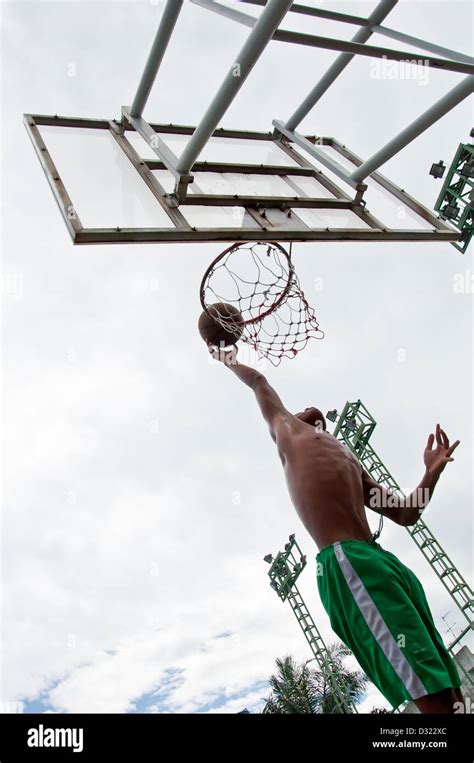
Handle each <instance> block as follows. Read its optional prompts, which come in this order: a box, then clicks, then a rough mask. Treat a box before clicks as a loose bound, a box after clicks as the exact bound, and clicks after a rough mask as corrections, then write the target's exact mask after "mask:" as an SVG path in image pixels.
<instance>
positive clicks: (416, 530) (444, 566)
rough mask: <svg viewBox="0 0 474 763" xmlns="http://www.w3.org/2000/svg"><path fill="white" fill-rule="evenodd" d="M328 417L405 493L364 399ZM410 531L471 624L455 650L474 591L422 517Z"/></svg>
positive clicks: (375, 471) (370, 465)
mask: <svg viewBox="0 0 474 763" xmlns="http://www.w3.org/2000/svg"><path fill="white" fill-rule="evenodd" d="M327 418H328V419H329V420H330V421H333V422H337V423H336V426H335V428H334V431H333V435H334V437H337V438H338V439H339V440H341V441H342V442H343V443H345V445H347V447H348V448H350V449H351V450H352V452H353V453H354V454H355V455H356V456H357V458H358V459H359V461H360V462H361V464H362V466H363V467H364V469H365V470H366V471H367V472H368V473H369V474H370V475H371V476H372V477H373V478H374V480H376V481H377V482H379V483H380V484H382V485H385V487H387V488H389V489H391V490H393V491H396V492H397V493H398V494H399V495H403V492H402V490H401V489H400V486H399V484H398V483H397V482H396V480H395V479H394V478H393V477H392V475H391V474H390V472H389V470H388V469H387V467H386V466H385V465H384V464H383V462H382V460H381V459H380V458H379V456H378V455H377V453H376V452H375V450H374V449H373V448H372V446H371V445H370V443H369V439H370V437H371V435H372V433H373V431H374V429H375V427H376V424H377V422H376V421H375V419H374V418H373V417H372V416H371V414H370V413H369V411H368V410H367V408H366V407H365V405H363V404H362V403H361V401H360V400H357V401H356V402H355V403H349V402H347V403H346V404H345V406H344V408H343V410H342V413H341V414H340V416H339V415H338V413H337V411H336V410H334V411H329V413H328V414H327ZM406 530H407V532H408V533H409V535H411V537H412V538H413V540H414V541H415V543H416V545H417V546H418V548H419V549H420V551H421V553H422V554H423V556H424V557H425V559H426V560H427V561H428V562H429V564H430V565H431V568H432V569H433V570H434V572H435V573H436V575H437V576H438V578H439V579H440V580H441V582H442V584H443V585H444V587H445V588H446V590H447V591H448V593H449V595H450V596H451V598H452V599H453V601H454V603H455V604H456V606H457V607H458V608H459V609H460V610H461V612H462V614H463V615H464V617H465V618H466V620H467V622H468V625H467V627H466V628H465V629H464V630H463V632H462V633H461V634H460V635H459V636H458V638H457V639H456V641H455V642H454V643H453V644H452V645H451V647H450V649H452V648H453V647H454V646H455V644H457V643H458V642H459V641H460V640H461V638H462V637H463V636H464V635H465V634H466V633H467V632H468V631H469V630H470V629H471V628H472V627H473V612H474V607H473V605H474V599H473V592H472V590H471V588H470V587H469V585H468V584H467V582H466V581H465V580H464V578H463V576H462V575H461V573H460V572H459V571H458V570H457V569H456V567H455V566H454V564H453V562H452V561H451V559H450V558H449V556H448V555H447V554H446V552H445V551H444V549H443V548H442V547H441V545H440V544H439V543H438V541H437V540H436V538H435V537H434V535H433V533H432V532H431V531H430V529H429V528H428V526H427V525H426V524H425V523H424V522H423V520H422V519H419V520H418V522H417V523H416V524H415V525H412V526H411V527H407V528H406Z"/></svg>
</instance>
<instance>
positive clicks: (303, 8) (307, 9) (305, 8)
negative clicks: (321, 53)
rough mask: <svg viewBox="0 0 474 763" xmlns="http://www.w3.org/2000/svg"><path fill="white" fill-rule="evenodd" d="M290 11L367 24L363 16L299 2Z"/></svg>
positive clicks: (253, 0) (261, 1)
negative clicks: (326, 9)
mask: <svg viewBox="0 0 474 763" xmlns="http://www.w3.org/2000/svg"><path fill="white" fill-rule="evenodd" d="M238 2H240V3H246V4H247V5H260V6H262V5H265V3H266V2H267V0H238ZM290 12H291V13H299V14H303V15H304V16H315V17H316V18H320V19H328V20H329V21H341V22H342V23H344V24H354V25H355V26H367V25H368V23H369V22H368V21H367V19H366V18H364V17H363V16H351V15H349V14H347V13H337V12H336V11H325V10H323V9H322V8H311V6H309V5H301V4H300V3H293V5H292V6H291V8H290Z"/></svg>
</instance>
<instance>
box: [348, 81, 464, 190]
mask: <svg viewBox="0 0 474 763" xmlns="http://www.w3.org/2000/svg"><path fill="white" fill-rule="evenodd" d="M472 92H474V76H470V77H465V78H464V79H463V80H462V81H461V82H459V84H458V85H456V87H454V88H453V89H452V90H450V91H449V93H446V95H444V96H443V97H442V98H440V100H439V101H437V102H436V103H435V104H433V106H430V108H429V109H427V110H426V111H425V112H424V113H423V114H421V115H420V116H419V117H418V118H417V119H415V121H414V122H412V123H411V124H410V125H408V127H405V129H404V130H402V131H401V132H400V133H399V134H398V135H396V136H395V137H394V138H392V140H391V141H389V142H388V143H387V144H386V145H385V146H383V147H382V148H380V149H379V150H378V151H377V152H376V153H375V154H374V155H373V156H371V157H370V159H367V160H366V161H365V162H363V163H362V164H361V166H360V167H358V168H357V169H356V170H354V172H353V173H352V175H351V177H352V179H353V180H354V181H356V182H359V183H360V182H362V181H363V180H364V178H366V177H367V176H368V175H370V174H371V173H372V172H374V170H377V169H378V168H379V167H381V166H382V164H385V162H387V161H388V160H389V159H391V158H392V156H395V154H398V152H399V151H401V150H402V148H404V147H405V146H407V145H408V144H409V143H411V141H412V140H414V139H415V138H417V137H418V135H421V133H423V132H424V131H425V130H427V129H428V128H429V127H431V125H432V124H434V123H435V122H437V121H438V120H439V119H441V117H443V116H444V115H445V114H447V113H448V111H451V109H453V108H454V107H455V106H457V105H458V104H459V103H461V101H463V100H464V98H467V96H468V95H470V94H471V93H472Z"/></svg>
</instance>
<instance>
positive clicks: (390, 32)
mask: <svg viewBox="0 0 474 763" xmlns="http://www.w3.org/2000/svg"><path fill="white" fill-rule="evenodd" d="M372 32H373V33H374V34H381V35H383V36H384V37H390V38H391V39H392V40H397V41H398V42H403V43H406V45H412V46H413V47H415V48H420V49H421V50H429V52H430V53H435V54H436V55H437V56H444V57H445V58H450V59H451V60H452V61H462V62H463V63H465V64H474V59H473V58H471V56H466V55H465V54H464V53H458V52H457V51H456V50H450V48H444V47H443V46H442V45H435V44H434V43H433V42H428V41H427V40H420V39H419V37H413V36H412V35H410V34H405V33H404V32H398V31H397V30H396V29H390V28H389V27H386V26H380V25H379V24H377V25H376V26H374V27H373V28H372Z"/></svg>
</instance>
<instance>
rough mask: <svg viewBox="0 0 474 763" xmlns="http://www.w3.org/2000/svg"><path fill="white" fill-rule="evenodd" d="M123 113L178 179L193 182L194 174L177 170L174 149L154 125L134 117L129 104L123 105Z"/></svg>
mask: <svg viewBox="0 0 474 763" xmlns="http://www.w3.org/2000/svg"><path fill="white" fill-rule="evenodd" d="M122 114H123V116H124V118H125V119H126V120H127V121H128V122H129V123H130V124H131V125H132V127H133V128H134V129H135V130H136V131H137V133H138V134H139V135H141V136H142V138H143V140H144V141H145V142H146V143H147V145H148V146H150V148H151V150H152V151H153V152H154V153H155V154H156V155H157V156H158V158H159V159H160V160H161V161H162V162H163V164H165V165H166V169H167V170H169V171H170V172H171V173H172V174H173V175H174V176H175V178H177V179H180V180H181V182H182V183H186V184H189V183H192V182H193V177H192V175H181V174H180V173H179V172H178V171H177V170H176V165H177V164H178V157H177V156H175V155H174V153H173V152H172V150H171V149H170V148H168V146H167V145H166V143H165V142H164V141H163V140H162V139H161V138H160V136H159V134H158V133H157V132H155V130H154V129H153V127H152V126H151V125H150V124H148V122H146V121H145V120H144V119H143V117H132V115H131V114H130V111H129V109H128V107H127V106H122Z"/></svg>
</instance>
